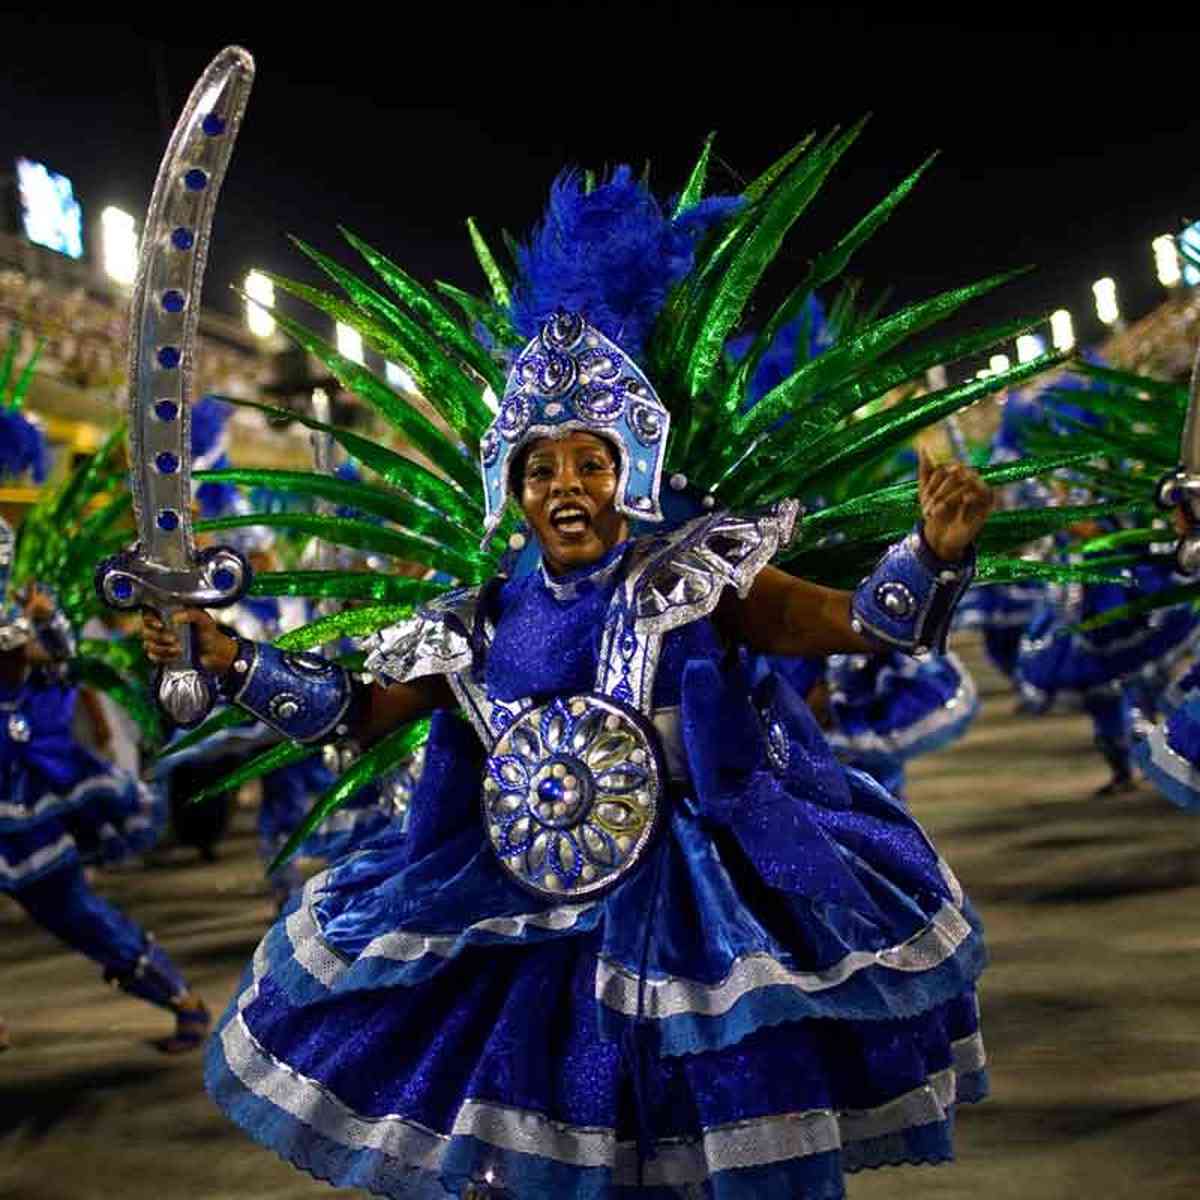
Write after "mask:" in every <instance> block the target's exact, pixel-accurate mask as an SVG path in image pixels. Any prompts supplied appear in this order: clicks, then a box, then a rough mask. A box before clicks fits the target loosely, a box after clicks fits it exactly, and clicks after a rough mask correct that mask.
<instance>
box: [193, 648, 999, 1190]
mask: <svg viewBox="0 0 1200 1200" xmlns="http://www.w3.org/2000/svg"><path fill="white" fill-rule="evenodd" d="M681 725H682V736H683V742H684V746H685V749H686V754H687V760H688V766H689V769H690V781H689V782H687V783H686V784H684V783H680V784H678V785H677V786H673V791H672V792H671V795H670V797H669V815H668V819H667V821H666V825H665V828H664V829H663V831H662V833H661V835H660V837H659V840H658V841H657V843H656V844H655V845H654V846H653V847H652V848H651V850H650V851H649V852H648V855H647V857H646V859H645V860H644V862H643V863H642V864H641V865H640V866H639V868H638V870H637V871H636V873H634V874H633V875H631V876H630V877H629V878H628V879H627V880H626V881H625V882H624V883H623V884H621V885H620V886H618V887H617V888H616V889H614V890H613V891H612V892H610V893H609V894H607V895H606V896H603V897H601V898H599V899H596V900H593V901H585V902H580V903H574V904H571V903H566V904H557V905H554V904H550V903H548V902H543V901H541V900H539V899H537V898H534V897H532V896H530V895H529V894H527V893H525V892H523V891H522V890H521V889H519V888H517V887H516V886H515V885H514V884H513V883H511V882H510V881H509V880H508V878H507V877H506V876H505V875H504V874H503V872H502V871H501V870H500V868H499V866H498V865H497V863H496V862H495V860H494V858H493V855H492V852H491V850H490V849H489V847H488V846H487V845H486V843H485V840H484V836H483V832H482V829H481V827H480V816H479V799H478V790H479V779H480V767H481V762H482V754H481V750H480V748H479V745H478V742H477V741H476V739H475V736H474V734H473V733H471V731H470V730H469V729H468V728H467V727H466V726H465V725H463V724H462V723H461V722H460V721H459V720H458V719H457V718H456V717H454V716H451V715H449V714H445V713H442V714H438V715H437V716H436V717H435V719H434V723H433V730H432V733H431V738H430V742H429V745H428V748H427V752H426V759H425V766H424V773H423V776H422V778H421V780H420V783H419V784H418V786H417V789H416V792H415V795H414V797H413V801H412V809H411V817H410V824H409V828H408V831H407V833H404V834H401V833H400V832H399V831H397V830H396V829H392V830H389V831H388V832H386V833H384V834H382V835H381V836H380V837H378V838H376V839H375V840H374V841H372V842H369V843H368V844H367V845H366V846H365V847H364V848H362V849H361V850H360V851H359V852H358V853H356V854H354V855H352V856H351V857H350V858H348V859H346V860H344V861H343V862H341V863H339V864H337V865H336V866H334V867H333V868H331V869H330V870H328V871H326V872H324V873H323V874H321V875H318V876H316V877H315V878H314V879H312V880H310V881H309V883H308V884H307V885H306V887H305V889H304V890H303V892H302V894H301V895H300V896H299V897H297V899H296V900H295V902H294V903H293V904H292V906H291V908H290V910H289V911H288V912H287V913H286V915H285V916H284V917H283V918H282V919H281V920H280V921H279V922H278V923H277V924H276V925H275V926H274V927H273V928H272V929H271V931H270V932H269V933H268V935H267V936H266V938H265V939H264V940H263V942H262V944H261V945H260V946H259V948H258V950H257V952H256V954H255V957H254V960H253V962H252V964H251V965H250V967H249V968H248V969H247V971H246V974H245V976H244V978H243V979H242V981H241V984H240V985H239V988H238V992H237V994H236V995H235V997H234V999H233V1002H232V1003H231V1005H230V1007H229V1009H228V1010H227V1012H226V1013H225V1015H224V1017H223V1018H222V1021H221V1023H220V1026H219V1028H218V1031H217V1034H216V1035H215V1036H214V1038H213V1039H212V1042H211V1044H210V1049H209V1052H208V1057H207V1066H206V1080H207V1085H208V1088H209V1090H210V1092H211V1093H212V1095H213V1096H214V1098H215V1099H216V1100H217V1102H218V1103H219V1104H220V1105H221V1107H222V1108H224V1109H225V1111H226V1112H227V1113H228V1114H229V1115H230V1116H231V1117H232V1118H233V1119H234V1120H236V1121H237V1122H239V1123H240V1124H241V1125H243V1126H244V1127H245V1128H246V1130H247V1131H248V1132H249V1133H250V1134H251V1135H252V1136H254V1137H255V1138H256V1139H258V1140H259V1141H261V1142H262V1143H264V1144H265V1145H268V1146H271V1147H272V1148H274V1149H275V1150H276V1151H278V1152H279V1153H280V1154H281V1155H283V1156H284V1157H285V1158H287V1159H289V1160H290V1161H292V1162H293V1163H295V1164H296V1165H297V1166H300V1167H302V1168H304V1169H306V1170H308V1171H310V1172H312V1173H313V1174H314V1175H317V1176H318V1177H320V1178H323V1179H327V1180H329V1181H330V1182H333V1183H335V1184H338V1185H340V1186H349V1187H360V1188H364V1189H366V1190H368V1191H372V1192H375V1193H377V1194H380V1195H387V1196H393V1197H402V1196H403V1197H429V1198H430V1200H432V1198H434V1197H439V1198H443V1197H445V1196H446V1195H462V1194H463V1193H464V1192H465V1191H466V1190H467V1189H468V1187H469V1186H473V1187H476V1188H482V1189H483V1191H482V1192H481V1193H476V1194H483V1195H495V1196H505V1197H512V1198H518V1197H522V1198H523V1197H530V1198H532V1197H545V1196H553V1197H556V1198H557V1197H562V1198H567V1197H570V1198H578V1200H584V1198H587V1200H591V1198H596V1200H599V1198H601V1197H622V1196H625V1195H630V1196H632V1195H635V1194H636V1195H637V1196H647V1197H714V1198H718V1200H751V1198H755V1200H758V1198H761V1197H772V1196H777V1197H785V1196H786V1197H789V1198H797V1197H798V1198H806V1200H838V1198H840V1197H842V1196H843V1195H844V1185H843V1176H844V1173H845V1172H846V1171H851V1170H855V1169H858V1168H860V1167H865V1166H879V1165H883V1164H886V1163H902V1162H939V1161H944V1160H946V1159H949V1158H950V1157H952V1148H951V1127H952V1123H953V1114H954V1108H955V1105H956V1104H957V1103H959V1102H961V1101H969V1100H976V1099H979V1098H981V1097H982V1096H983V1095H984V1094H985V1092H986V1074H985V1070H984V1054H983V1046H982V1041H981V1039H980V1035H979V1029H978V1017H977V1008H976V1003H975V996H974V990H973V985H974V981H975V979H976V977H977V976H978V974H979V972H980V970H981V969H982V967H983V962H984V948H983V942H982V935H981V931H980V928H979V924H978V922H977V920H976V918H975V916H974V914H973V912H972V910H971V908H970V906H969V904H968V902H967V901H966V899H965V898H964V896H963V893H962V890H961V888H960V887H959V885H958V883H957V881H956V880H955V878H954V876H953V874H952V873H951V872H950V870H949V868H948V867H947V866H946V865H945V863H944V862H942V860H941V859H940V858H939V857H938V855H937V853H936V851H935V850H934V849H933V847H932V846H931V845H930V843H929V841H928V840H927V838H926V837H925V835H924V834H923V832H922V831H921V830H920V828H919V827H918V826H917V825H916V824H915V823H914V822H913V820H912V819H911V818H910V817H909V816H908V814H907V813H906V812H905V811H904V809H903V808H902V807H901V806H900V805H899V804H898V802H897V801H895V800H894V799H893V798H892V797H891V796H889V795H888V794H887V793H886V792H885V791H883V789H882V788H880V787H878V785H876V784H874V783H873V782H872V781H871V780H870V779H869V778H868V777H867V776H865V775H863V774H861V773H859V772H857V771H854V770H848V769H846V768H843V767H841V766H840V765H839V764H838V763H837V762H836V761H835V760H834V759H833V757H832V756H831V754H830V752H829V749H828V747H827V746H826V744H825V742H824V740H823V738H822V737H821V734H820V731H819V730H818V729H817V728H816V726H815V724H814V723H813V721H812V718H811V716H810V715H809V713H808V711H807V709H806V707H805V706H804V705H803V704H802V703H801V702H799V700H798V699H797V698H796V696H795V694H794V693H793V692H792V691H791V689H790V688H789V687H788V686H787V685H786V683H783V682H782V681H780V680H779V679H778V678H775V677H771V678H768V679H766V680H764V681H762V682H761V683H760V685H759V686H758V687H757V688H756V690H755V692H754V693H753V697H751V693H750V692H749V689H748V688H747V687H746V686H743V685H742V684H741V683H740V682H734V683H730V682H729V681H728V680H727V679H725V678H723V677H722V676H721V675H720V674H719V673H718V672H717V671H716V670H715V669H714V668H713V667H712V666H711V665H710V664H708V663H693V664H691V665H689V667H688V668H687V672H686V675H685V679H684V689H683V704H682V710H681ZM764 730H769V731H771V734H772V736H771V737H770V739H769V740H770V744H771V753H770V755H769V756H768V754H767V750H766V746H767V740H768V739H766V738H764Z"/></svg>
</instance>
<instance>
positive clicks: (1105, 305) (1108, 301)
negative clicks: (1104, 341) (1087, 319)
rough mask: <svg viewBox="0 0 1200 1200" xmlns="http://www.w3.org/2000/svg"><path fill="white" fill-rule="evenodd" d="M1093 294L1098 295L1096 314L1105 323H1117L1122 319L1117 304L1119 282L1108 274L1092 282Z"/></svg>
mask: <svg viewBox="0 0 1200 1200" xmlns="http://www.w3.org/2000/svg"><path fill="white" fill-rule="evenodd" d="M1092 295H1093V296H1095V297H1096V316H1097V317H1099V318H1100V321H1101V322H1102V323H1103V324H1105V325H1115V324H1116V323H1117V322H1118V321H1119V320H1120V319H1121V310H1120V308H1119V307H1118V306H1117V283H1116V280H1115V279H1112V278H1111V277H1110V276H1108V275H1106V276H1105V277H1104V278H1103V279H1097V280H1096V282H1095V283H1093V284H1092Z"/></svg>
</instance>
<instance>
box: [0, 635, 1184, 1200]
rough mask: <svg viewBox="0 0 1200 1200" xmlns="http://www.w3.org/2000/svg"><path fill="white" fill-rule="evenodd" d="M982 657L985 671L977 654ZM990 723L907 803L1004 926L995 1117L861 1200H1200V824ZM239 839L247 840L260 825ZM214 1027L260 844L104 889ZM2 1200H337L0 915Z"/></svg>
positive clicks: (1072, 724) (115, 879)
mask: <svg viewBox="0 0 1200 1200" xmlns="http://www.w3.org/2000/svg"><path fill="white" fill-rule="evenodd" d="M968 658H969V659H970V661H972V662H973V663H975V662H977V659H976V657H975V656H974V655H971V654H970V653H969V652H968ZM978 674H979V679H980V683H981V690H982V691H983V693H984V703H985V712H984V715H983V717H982V718H981V719H980V721H979V722H978V723H977V724H976V726H975V728H974V729H973V731H972V732H971V734H970V735H969V736H968V738H967V739H966V740H965V741H964V742H963V743H962V744H960V745H959V746H958V747H956V748H954V749H953V750H951V751H949V752H946V753H944V754H942V755H939V756H935V757H934V758H933V759H931V760H928V761H926V762H924V763H921V764H919V765H918V767H917V769H916V770H915V771H914V772H913V780H912V787H911V801H912V804H913V807H914V809H915V810H916V812H917V814H918V815H919V817H920V818H921V820H922V821H923V822H924V823H925V825H926V826H927V827H928V828H929V830H930V831H931V833H932V834H933V835H934V837H935V839H936V840H937V842H938V843H939V846H940V848H941V849H942V851H943V852H944V853H945V855H946V856H947V857H948V858H949V859H950V861H951V862H952V863H953V864H954V866H955V868H956V870H957V871H958V873H959V875H960V876H961V878H962V879H963V881H964V883H965V884H966V886H967V888H968V890H969V891H970V892H971V894H972V896H973V898H974V900H975V902H976V904H977V906H978V907H979V908H980V909H981V911H982V913H983V916H984V919H985V921H986V922H987V926H988V934H989V943H990V946H991V951H992V956H993V965H992V967H991V968H990V970H989V971H988V973H987V975H986V976H985V979H984V986H983V989H982V992H981V998H982V1003H983V1013H984V1030H985V1033H986V1035H987V1038H988V1046H989V1051H990V1054H991V1058H992V1073H993V1075H992V1078H993V1086H994V1096H993V1098H992V1099H991V1100H990V1101H989V1102H988V1103H987V1104H985V1105H982V1106H980V1107H979V1108H976V1109H969V1110H967V1111H966V1112H964V1113H963V1115H962V1119H961V1127H960V1145H959V1149H960V1161H959V1162H958V1163H957V1164H956V1165H954V1166H951V1167H941V1168H937V1169H934V1170H930V1169H928V1168H924V1169H922V1170H919V1171H914V1170H907V1171H903V1172H898V1171H891V1170H889V1171H881V1172H869V1173H867V1174H865V1175H863V1176H861V1177H859V1178H856V1179H855V1180H853V1181H852V1183H851V1188H850V1197H851V1200H885V1198H886V1200H897V1198H899V1197H904V1198H907V1197H915V1196H917V1195H921V1196H928V1197H931V1198H932V1200H952V1198H960V1197H961V1198H964V1200H1009V1198H1013V1200H1016V1198H1017V1197H1020V1198H1021V1200H1093V1198H1096V1200H1176V1198H1179V1200H1184V1198H1188V1200H1191V1198H1193V1197H1196V1196H1198V1195H1200V821H1198V820H1196V819H1192V820H1189V819H1188V818H1187V817H1185V816H1183V815H1182V814H1179V813H1177V812H1176V811H1175V810H1174V809H1172V808H1171V807H1170V806H1169V805H1168V804H1167V803H1166V802H1165V801H1163V800H1160V799H1159V798H1158V797H1157V796H1155V795H1154V794H1152V793H1150V792H1148V791H1147V792H1143V793H1141V794H1139V795H1137V796H1133V797H1126V798H1122V799H1119V800H1106V801H1094V800H1092V799H1090V798H1089V794H1090V792H1091V791H1092V789H1093V788H1095V787H1096V786H1097V785H1098V784H1099V783H1101V782H1102V781H1103V778H1104V771H1103V768H1102V767H1101V766H1100V764H1099V761H1098V760H1097V759H1096V758H1095V757H1094V756H1093V754H1092V753H1091V750H1090V747H1089V734H1088V730H1087V728H1086V726H1085V723H1084V722H1083V720H1082V719H1081V718H1079V717H1075V716H1061V717H1059V716H1055V717H1049V718H1041V719H1038V720H1030V719H1028V718H1016V717H1013V716H1012V715H1011V708H1012V703H1011V700H1010V699H1009V698H1008V696H1007V695H1006V694H1005V693H1004V692H1003V691H1002V690H1001V688H1000V685H999V683H998V681H997V678H996V677H995V676H994V675H992V674H991V673H989V672H987V671H986V669H980V670H979V673H978ZM243 824H245V821H244V816H243ZM102 887H103V889H104V890H105V891H106V892H107V893H108V894H110V895H111V896H112V897H113V898H114V899H115V900H116V901H117V902H118V903H119V904H121V905H123V906H124V907H126V908H127V909H128V910H129V911H130V912H131V913H133V914H136V915H137V916H138V917H139V918H141V919H142V920H143V921H144V922H145V923H146V924H147V925H148V926H149V927H150V928H151V929H153V930H155V931H156V932H157V934H158V935H159V937H160V939H161V940H162V941H163V942H164V943H165V944H166V945H167V946H168V947H169V948H170V949H171V952H172V953H173V954H176V955H177V956H178V957H179V959H180V961H181V962H182V963H183V964H185V965H186V968H187V971H188V972H189V974H190V975H191V977H192V978H193V979H194V980H195V982H196V984H197V985H198V986H199V988H200V989H201V990H202V991H203V993H204V994H205V995H206V996H207V997H209V999H210V1001H211V1002H212V1003H214V1004H219V1003H221V1002H223V1001H224V1000H225V998H226V997H227V996H228V995H229V994H230V992H231V990H232V988H233V984H234V981H235V977H236V974H237V972H238V971H239V969H240V968H241V966H242V964H243V963H244V962H245V960H246V959H247V957H248V956H249V954H250V952H251V950H252V949H253V947H254V945H255V944H256V942H257V940H258V938H259V935H260V933H261V932H262V930H263V928H264V926H265V924H266V923H267V920H268V918H269V915H270V906H269V903H268V901H267V900H266V898H265V896H264V895H263V894H262V892H261V889H260V884H259V878H258V867H257V863H256V861H255V858H254V849H253V842H252V840H251V838H250V836H249V833H248V831H242V832H240V833H239V834H238V836H236V837H235V838H234V839H233V840H232V841H231V842H230V843H228V846H227V852H226V855H225V857H224V859H223V860H222V861H221V862H220V863H218V864H217V865H216V866H215V867H213V866H210V867H202V866H199V865H196V864H194V863H192V862H191V861H190V860H189V859H187V858H186V857H172V856H171V855H167V856H166V857H165V858H163V859H160V860H159V861H156V862H155V863H154V864H152V865H151V866H149V867H148V868H146V869H145V870H136V871H129V872H122V873H117V874H109V875H106V876H105V877H104V879H103V881H102ZM0 981H2V983H0V1012H3V1014H4V1015H5V1017H6V1018H7V1020H8V1022H9V1024H10V1026H11V1028H12V1033H13V1038H14V1042H15V1043H16V1044H15V1047H14V1049H13V1050H12V1051H11V1052H9V1053H8V1054H5V1055H3V1056H0V1200H117V1198H120V1200H302V1198H318V1197H327V1196H332V1195H334V1194H337V1195H346V1196H348V1195H350V1194H351V1193H348V1192H338V1193H334V1192H332V1191H331V1190H330V1189H329V1188H327V1187H325V1186H324V1185H320V1184H316V1183H313V1182H312V1181H310V1180H308V1179H307V1178H306V1177H303V1176H301V1175H299V1174H297V1173H296V1172H294V1171H293V1170H292V1169H291V1168H289V1167H286V1166H284V1165H283V1164H282V1163H280V1162H278V1161H277V1160H276V1159H275V1158H274V1157H273V1156H272V1155H271V1154H269V1153H267V1152H266V1151H263V1150H260V1149H258V1148H257V1147H256V1146H254V1145H252V1144H251V1143H250V1142H249V1141H247V1140H246V1139H244V1138H243V1137H242V1135H241V1134H239V1133H238V1132H236V1131H235V1130H234V1128H233V1127H232V1126H230V1125H228V1124H227V1123H226V1122H225V1120H224V1119H223V1118H222V1117H220V1116H218V1114H217V1113H216V1110H215V1109H214V1108H213V1107H212V1106H211V1105H210V1104H209V1102H208V1101H207V1099H206V1098H205V1097H204V1095H203V1093H202V1091H201V1088H200V1071H199V1063H198V1060H197V1059H195V1058H191V1059H188V1060H184V1061H179V1060H174V1061H164V1060H163V1059H162V1058H160V1057H159V1056H158V1055H157V1054H156V1053H155V1052H154V1051H153V1050H152V1049H151V1048H150V1047H149V1045H148V1041H149V1039H150V1038H152V1037H154V1036H156V1035H159V1034H162V1033H164V1032H166V1030H167V1028H168V1024H169V1023H168V1022H167V1021H166V1020H165V1019H160V1018H159V1015H158V1014H156V1013H154V1012H152V1011H151V1010H149V1009H148V1008H147V1007H146V1006H145V1005H143V1004H140V1003H138V1002H136V1001H133V1000H130V999H128V998H126V997H124V996H122V995H121V994H119V993H115V992H110V991H109V990H107V989H106V988H104V987H103V986H102V985H101V984H100V983H99V982H98V980H97V976H96V972H95V971H94V970H93V969H92V968H91V967H90V966H89V965H88V964H86V963H85V962H83V961H82V960H80V959H78V958H76V957H74V956H72V955H70V954H68V953H66V952H65V951H62V950H60V949H59V948H58V947H57V946H56V945H55V944H54V943H52V942H51V941H50V939H49V938H48V937H46V936H45V935H43V934H42V933H41V932H40V931H38V930H36V929H34V928H32V927H31V926H30V925H29V924H28V923H26V922H25V921H24V919H23V918H22V917H21V915H20V914H19V913H18V912H17V910H16V909H15V908H14V907H13V906H12V905H10V904H8V903H7V902H0Z"/></svg>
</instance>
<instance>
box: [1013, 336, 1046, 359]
mask: <svg viewBox="0 0 1200 1200" xmlns="http://www.w3.org/2000/svg"><path fill="white" fill-rule="evenodd" d="M1045 353H1046V342H1045V340H1044V339H1043V338H1040V337H1038V335H1037V334H1036V333H1023V334H1021V336H1020V337H1019V338H1017V362H1019V363H1027V362H1033V360H1034V359H1035V358H1041V356H1042V355H1043V354H1045Z"/></svg>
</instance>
